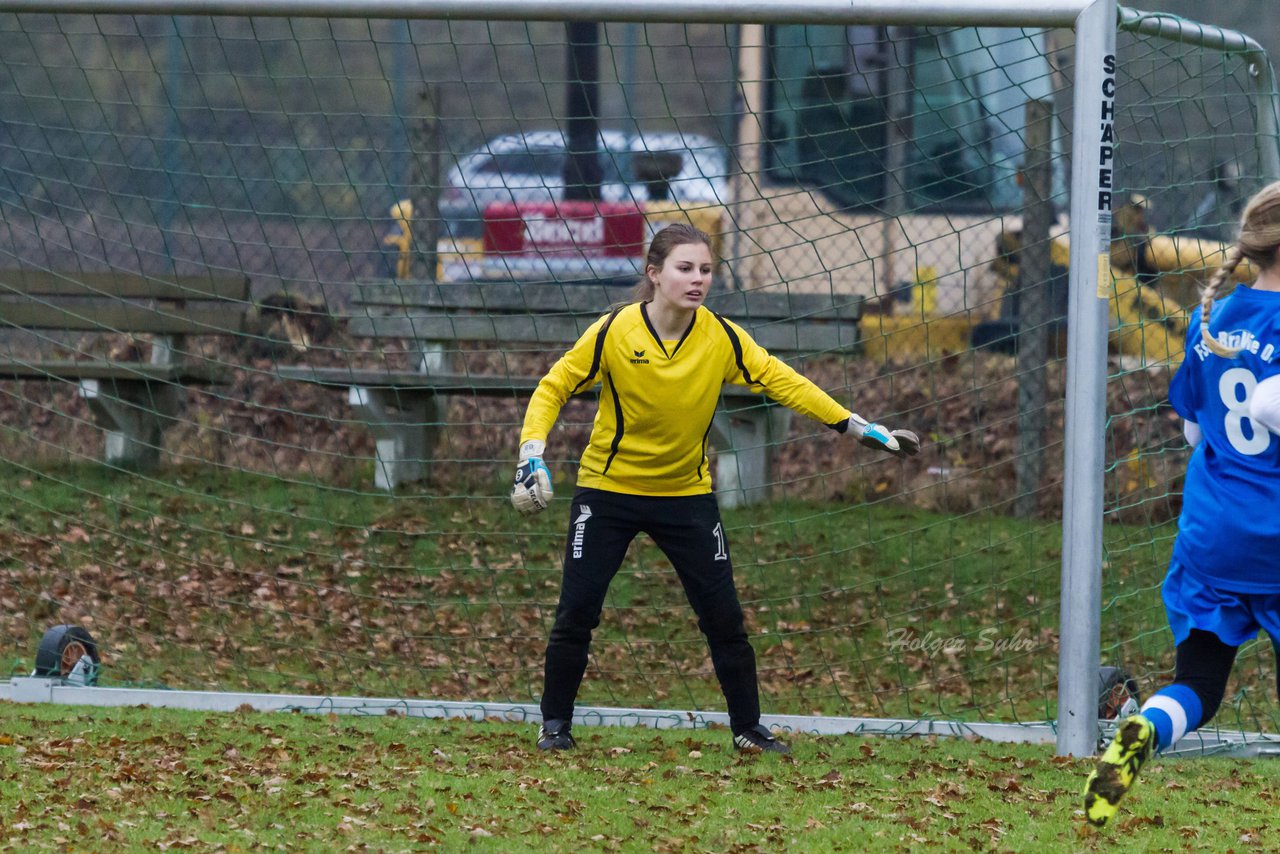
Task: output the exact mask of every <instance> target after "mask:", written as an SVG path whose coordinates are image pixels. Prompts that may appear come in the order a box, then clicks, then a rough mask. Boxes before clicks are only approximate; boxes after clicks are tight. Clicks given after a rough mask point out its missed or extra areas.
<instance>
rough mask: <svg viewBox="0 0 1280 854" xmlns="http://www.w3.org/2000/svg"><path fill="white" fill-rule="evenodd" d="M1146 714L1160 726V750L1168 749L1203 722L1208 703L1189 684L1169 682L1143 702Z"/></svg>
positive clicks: (1158, 744) (1157, 737) (1143, 714)
mask: <svg viewBox="0 0 1280 854" xmlns="http://www.w3.org/2000/svg"><path fill="white" fill-rule="evenodd" d="M1141 714H1142V716H1143V717H1145V718H1146V719H1147V720H1149V721H1151V723H1152V724H1153V725H1154V726H1155V728H1156V751H1157V752H1159V751H1161V750H1164V749H1165V748H1167V747H1168V746H1169V745H1171V744H1174V743H1175V742H1177V741H1178V739H1180V738H1182V737H1183V736H1184V735H1186V734H1187V733H1189V732H1194V731H1195V730H1196V729H1197V728H1198V727H1199V726H1200V718H1201V717H1202V716H1203V714H1204V707H1203V706H1202V705H1201V704H1200V698H1199V697H1198V696H1196V692H1195V691H1192V690H1191V689H1190V688H1188V687H1187V686H1186V685H1166V686H1165V687H1163V688H1161V689H1160V690H1159V691H1157V692H1156V693H1155V694H1153V695H1152V696H1151V698H1150V699H1148V700H1147V701H1146V702H1145V703H1143V704H1142V712H1141Z"/></svg>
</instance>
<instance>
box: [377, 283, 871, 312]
mask: <svg viewBox="0 0 1280 854" xmlns="http://www.w3.org/2000/svg"><path fill="white" fill-rule="evenodd" d="M630 301H631V290H630V289H629V288H618V287H609V286H606V285H555V284H529V283H522V282H486V283H478V284H436V283H433V282H414V281H399V282H363V283H358V284H357V286H356V303H357V305H362V306H365V307H368V308H377V307H384V308H397V309H415V308H416V309H431V310H436V311H445V312H452V311H459V310H474V311H485V312H493V313H528V314H586V315H594V316H599V315H601V314H605V313H607V312H608V311H609V310H610V309H611V308H612V307H613V306H616V305H619V304H622V303H626V302H630ZM862 302H863V300H862V297H859V296H852V295H847V294H830V293H825V294H793V293H777V292H774V291H767V292H765V291H721V290H715V291H712V293H711V294H710V295H709V296H708V297H707V308H709V309H711V310H712V311H714V312H716V313H718V314H722V315H724V316H725V317H728V318H730V319H732V320H734V321H736V322H742V321H750V320H752V319H770V320H773V319H776V320H784V319H785V320H793V319H794V320H803V319H806V318H822V319H833V320H845V321H856V320H857V319H858V318H859V317H860V316H861V314H862ZM373 313H375V314H376V313H378V312H376V311H374V312H373Z"/></svg>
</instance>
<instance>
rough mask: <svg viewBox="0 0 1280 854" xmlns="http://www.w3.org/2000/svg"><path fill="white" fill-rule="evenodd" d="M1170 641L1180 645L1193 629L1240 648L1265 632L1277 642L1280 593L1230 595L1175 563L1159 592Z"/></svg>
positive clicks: (1172, 563) (1171, 566) (1279, 627)
mask: <svg viewBox="0 0 1280 854" xmlns="http://www.w3.org/2000/svg"><path fill="white" fill-rule="evenodd" d="M1161 592H1162V596H1163V597H1164V610H1165V613H1166V614H1168V615H1169V628H1171V629H1173V641H1174V643H1175V644H1180V643H1182V642H1183V641H1184V640H1186V639H1187V636H1188V635H1190V634H1191V630H1192V629H1200V630H1201V631H1206V632H1213V633H1214V634H1215V635H1217V636H1218V639H1219V640H1221V641H1222V642H1223V643H1225V644H1227V645H1228V646H1240V645H1241V644H1243V643H1244V642H1245V641H1247V640H1252V639H1253V638H1256V637H1257V636H1258V629H1265V630H1266V632H1267V634H1268V635H1270V636H1271V641H1272V643H1273V644H1274V643H1276V642H1278V641H1280V593H1232V592H1231V591H1230V590H1222V589H1220V588H1218V587H1212V586H1210V585H1208V584H1205V583H1204V582H1203V581H1201V580H1200V579H1199V578H1197V577H1196V576H1195V575H1193V574H1191V573H1190V572H1187V571H1186V569H1185V568H1183V566H1182V564H1181V563H1179V562H1178V561H1177V560H1176V559H1175V560H1173V561H1172V562H1171V563H1170V564H1169V574H1168V575H1166V576H1165V579H1164V587H1163V589H1162V591H1161Z"/></svg>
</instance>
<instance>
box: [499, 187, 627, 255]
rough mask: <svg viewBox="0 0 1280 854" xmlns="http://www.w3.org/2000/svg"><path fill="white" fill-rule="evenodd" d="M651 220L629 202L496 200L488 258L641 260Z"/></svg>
mask: <svg viewBox="0 0 1280 854" xmlns="http://www.w3.org/2000/svg"><path fill="white" fill-rule="evenodd" d="M644 241H645V220H644V214H643V213H642V212H641V210H640V208H639V207H637V206H636V205H635V204H632V203H625V202H558V203H555V202H519V203H516V204H510V203H503V202H495V203H494V204H491V205H489V206H488V207H487V208H485V211H484V253H485V255H495V254H496V255H504V256H517V257H519V256H532V257H538V258H541V259H543V260H545V261H548V262H552V263H554V262H555V260H557V259H564V260H569V259H572V258H579V259H581V258H584V257H585V258H638V257H639V256H640V255H641V254H643V252H644Z"/></svg>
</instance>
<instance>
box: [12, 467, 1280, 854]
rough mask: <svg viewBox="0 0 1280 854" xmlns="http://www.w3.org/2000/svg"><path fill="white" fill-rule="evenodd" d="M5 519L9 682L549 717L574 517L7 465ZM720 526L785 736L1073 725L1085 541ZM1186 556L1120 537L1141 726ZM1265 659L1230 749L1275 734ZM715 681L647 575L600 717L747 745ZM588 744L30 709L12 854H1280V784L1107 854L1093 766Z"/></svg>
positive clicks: (807, 741)
mask: <svg viewBox="0 0 1280 854" xmlns="http://www.w3.org/2000/svg"><path fill="white" fill-rule="evenodd" d="M0 490H3V492H0V495H3V497H4V501H3V504H2V506H0V518H3V522H4V524H3V525H2V526H0V656H3V658H4V660H7V661H8V662H10V666H9V672H11V673H13V674H26V673H29V672H30V670H31V668H32V665H33V656H34V651H35V648H36V644H37V642H38V640H39V638H40V636H41V634H42V633H43V631H44V630H45V628H47V627H48V626H50V625H54V624H57V623H62V622H70V623H76V624H81V625H86V626H88V627H89V628H90V629H91V631H92V632H93V633H94V635H95V637H97V638H98V639H99V641H100V642H101V643H102V646H103V653H104V661H105V667H104V669H103V671H102V676H101V684H103V685H109V686H130V685H135V686H146V687H170V688H185V689H214V690H233V691H279V692H288V693H307V694H320V695H329V696H332V695H363V696H393V697H406V698H411V697H421V698H433V699H437V700H488V701H504V702H516V703H529V702H536V699H537V696H538V694H539V691H540V676H541V653H542V647H543V644H544V643H545V637H546V632H547V629H548V628H549V622H550V616H551V612H552V609H553V608H554V604H555V598H556V593H557V589H558V580H559V579H558V567H559V553H560V549H561V548H562V546H563V536H564V532H563V526H564V519H563V518H562V516H563V513H562V512H555V511H553V512H551V513H547V514H543V515H542V516H540V517H537V518H536V519H533V520H522V519H518V518H516V517H515V516H514V514H513V513H511V511H510V509H509V508H508V507H507V506H506V502H505V499H503V498H502V493H503V491H502V489H501V486H500V485H499V484H493V485H492V488H488V487H485V488H480V487H477V486H474V485H473V486H472V487H470V488H469V489H468V490H466V491H464V492H461V493H460V495H459V496H454V497H451V496H448V495H430V496H421V497H419V498H415V497H414V496H406V495H397V496H385V495H374V494H368V493H362V492H354V491H350V490H339V489H335V488H324V487H318V486H316V485H315V484H307V483H296V482H291V481H288V480H286V479H282V478H275V477H264V476H257V475H253V474H249V473H244V472H239V473H236V472H219V471H217V470H216V469H210V468H199V469H185V468H180V469H176V470H174V471H171V472H168V473H167V475H166V477H165V478H164V479H159V478H156V479H152V478H146V477H141V476H136V475H126V474H120V473H111V472H108V471H106V470H104V469H102V468H101V467H98V466H71V465H68V466H51V467H48V468H42V469H41V470H40V471H35V470H33V469H30V468H27V467H24V466H21V465H19V464H16V463H10V464H7V465H5V466H3V467H0ZM467 495H470V496H477V495H480V496H487V497H463V496H467ZM557 501H558V504H559V506H560V509H561V510H563V509H564V503H562V502H563V499H562V498H560V499H557ZM1137 509H1138V510H1140V508H1137ZM725 523H726V527H727V528H728V531H729V536H730V541H731V542H732V544H733V548H734V561H735V566H736V569H737V577H738V580H739V588H740V592H741V595H742V598H743V600H744V604H745V606H746V609H747V611H748V615H749V616H748V619H749V628H750V630H751V632H752V642H753V644H754V645H755V647H756V650H757V653H758V657H759V661H760V671H761V682H762V688H763V701H764V707H765V711H766V712H768V713H773V714H815V713H816V714H833V715H870V716H876V717H912V718H915V717H923V718H948V719H951V718H954V719H962V720H970V721H979V720H982V721H1043V720H1049V719H1052V718H1053V717H1054V714H1055V698H1056V664H1057V624H1058V608H1059V603H1058V597H1057V589H1058V582H1059V570H1060V552H1061V529H1060V526H1059V525H1058V524H1057V523H1055V522H1052V521H1045V520H1033V521H1021V520H1015V519H1010V518H1008V517H1004V516H1000V515H995V514H979V513H967V514H954V515H948V514H943V513H938V512H932V511H927V510H922V509H919V508H915V507H906V506H903V505H901V504H898V503H893V502H872V503H861V502H848V503H833V502H808V503H806V502H797V501H792V500H784V501H777V502H774V503H771V504H769V505H766V506H758V507H752V508H745V509H740V510H735V511H730V512H726V513H725ZM1172 533H1173V529H1172V526H1171V525H1169V524H1165V523H1153V524H1150V525H1143V524H1118V523H1117V524H1110V525H1108V526H1107V527H1106V529H1105V538H1106V555H1105V563H1104V566H1103V580H1104V599H1103V602H1104V611H1103V615H1102V616H1103V649H1104V659H1106V660H1112V661H1116V660H1119V661H1122V662H1123V663H1125V664H1126V665H1127V666H1129V667H1130V669H1131V670H1133V671H1134V672H1135V673H1136V674H1137V675H1138V676H1139V680H1140V683H1141V686H1142V688H1143V689H1144V690H1150V689H1151V688H1153V687H1154V685H1155V684H1156V683H1157V682H1158V681H1159V680H1161V679H1162V678H1163V676H1164V674H1165V673H1167V670H1168V667H1169V666H1170V664H1171V649H1170V644H1169V638H1168V634H1167V629H1166V628H1165V626H1164V618H1163V612H1162V610H1161V608H1160V604H1159V591H1158V586H1159V582H1160V579H1161V576H1162V574H1163V571H1164V564H1165V563H1166V562H1167V558H1168V549H1169V547H1170V545H1171V540H1172ZM984 644H988V645H987V646H984ZM1264 644H1265V642H1263V644H1258V645H1255V646H1253V647H1250V648H1249V649H1248V650H1247V651H1246V652H1245V653H1244V654H1242V658H1241V661H1240V664H1239V665H1238V667H1237V672H1236V676H1235V680H1234V681H1233V683H1232V688H1231V689H1230V693H1229V695H1228V698H1227V701H1226V703H1225V704H1224V710H1223V712H1221V713H1220V715H1219V718H1218V720H1219V722H1220V723H1221V724H1222V725H1223V726H1224V727H1229V726H1232V725H1238V726H1240V727H1243V728H1246V729H1250V730H1257V729H1261V730H1270V731H1275V730H1276V728H1277V727H1276V721H1277V714H1276V706H1275V700H1274V697H1273V692H1274V666H1275V665H1274V661H1273V659H1272V658H1271V655H1270V652H1269V648H1268V649H1265V650H1264V649H1263V648H1262V647H1263V645H1264ZM706 658H707V656H706V651H705V646H704V644H703V642H702V639H701V637H700V636H699V634H698V632H697V629H696V626H694V624H693V618H692V616H691V615H690V614H689V613H688V607H687V604H686V603H685V602H684V601H683V597H682V594H681V592H680V590H679V587H678V585H677V584H675V583H674V579H673V577H672V573H671V571H670V569H669V567H668V566H667V565H666V564H665V561H664V560H663V559H662V558H661V557H660V555H658V553H657V552H656V550H655V549H654V547H653V546H652V545H651V544H648V543H647V542H638V543H637V545H636V547H635V548H634V549H633V553H632V554H631V556H630V557H629V558H628V562H627V564H626V565H625V566H624V568H623V571H622V572H621V573H620V574H619V576H618V578H617V579H616V581H615V584H614V587H613V588H612V590H611V593H610V598H609V602H608V607H607V611H606V614H605V620H604V623H603V624H602V626H601V629H600V631H599V632H598V635H597V640H596V642H595V644H594V646H593V661H592V664H591V667H590V669H589V671H588V675H587V681H586V683H585V685H584V689H583V692H582V695H581V696H580V698H579V699H580V703H581V705H584V706H586V705H601V706H626V707H642V708H654V709H693V710H710V711H721V710H722V708H723V705H722V704H723V700H722V698H721V697H720V695H719V691H718V689H717V687H716V685H715V680H714V677H713V676H712V674H711V671H710V667H709V664H708V662H707V660H706ZM578 734H579V737H580V743H581V745H582V748H581V749H580V750H579V751H577V752H575V753H573V754H571V755H563V756H561V755H557V756H547V755H542V754H539V753H537V752H536V751H534V750H532V749H531V742H532V737H533V728H532V726H531V725H523V726H516V725H512V724H504V723H497V722H492V723H463V722H442V721H438V720H424V719H411V718H404V717H382V716H378V717H373V716H365V717H336V716H332V715H330V716H325V715H287V714H282V713H281V714H265V713H251V712H245V713H236V714H194V713H180V712H170V711H159V710H153V709H140V708H134V709H92V708H65V707H55V706H48V707H27V706H17V705H12V704H7V705H0V757H3V762H0V849H5V848H7V849H11V850H39V849H42V848H43V849H56V850H104V849H105V850H112V849H115V850H131V849H133V850H154V849H156V848H198V849H212V850H228V851H232V850H263V849H283V850H315V851H329V850H336V849H338V848H343V849H350V850H379V851H382V850H389V851H397V850H416V849H421V848H424V847H430V846H438V847H441V848H445V849H448V850H454V849H459V848H462V847H464V846H465V847H466V848H469V849H475V850H492V851H512V850H522V849H532V850H550V851H566V850H579V849H581V850H634V851H649V850H658V851H715V852H721V851H778V850H787V849H790V850H806V851H809V850H813V851H825V850H830V851H844V850H855V849H862V850H873V851H875V850H931V851H932V850H972V849H975V848H977V849H983V850H998V851H1024V850H1028V849H1032V848H1034V849H1037V850H1045V851H1077V850H1092V849H1110V848H1113V847H1114V846H1115V845H1116V844H1117V840H1120V841H1121V844H1123V845H1124V847H1125V849H1126V850H1138V851H1144V850H1188V849H1191V850H1206V851H1222V850H1227V849H1230V848H1236V849H1237V850H1266V849H1268V848H1270V849H1280V835H1277V832H1276V831H1273V830H1271V829H1270V828H1271V825H1272V824H1273V822H1272V821H1271V820H1270V816H1271V815H1272V814H1273V813H1274V809H1275V807H1276V801H1277V799H1278V798H1280V794H1278V793H1280V786H1278V784H1277V777H1278V776H1280V766H1276V765H1273V764H1272V763H1271V762H1270V761H1269V760H1238V759H1227V758H1218V759H1194V760H1181V759H1180V760H1161V761H1158V762H1155V763H1153V765H1152V766H1151V768H1150V770H1149V772H1148V773H1147V774H1146V775H1145V777H1146V778H1147V779H1146V782H1145V784H1144V785H1143V786H1142V787H1141V788H1140V789H1139V791H1138V792H1137V793H1136V794H1135V796H1134V798H1133V799H1132V803H1131V804H1130V805H1129V809H1128V810H1127V811H1126V812H1125V813H1124V814H1123V815H1122V817H1121V819H1120V820H1119V822H1118V823H1117V826H1115V827H1113V828H1111V829H1110V830H1109V831H1108V832H1107V833H1106V834H1105V835H1101V834H1097V833H1095V832H1094V831H1093V830H1092V829H1090V828H1088V827H1086V826H1085V825H1084V824H1083V821H1082V819H1081V818H1080V816H1079V815H1078V814H1077V810H1078V808H1079V796H1078V792H1079V789H1080V786H1081V785H1082V781H1083V778H1084V775H1085V773H1086V771H1087V769H1088V762H1087V761H1085V760H1075V759H1058V758H1055V757H1054V756H1053V749H1052V748H1051V747H1047V746H1028V745H1012V746H1011V745H1004V744H995V743H984V742H973V741H965V740H933V739H913V740H891V739H875V738H868V737H852V736H847V737H835V736H822V737H820V736H816V735H810V734H796V735H794V736H792V741H793V744H794V747H795V754H794V756H793V757H790V758H778V757H772V756H766V757H742V756H739V755H736V754H734V753H733V752H732V751H731V750H730V749H729V738H728V734H727V732H725V731H723V730H721V731H716V730H705V729H704V730H696V731H671V730H663V731H657V730H651V729H630V730H623V729H612V728H592V729H580V730H579V733H578Z"/></svg>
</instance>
